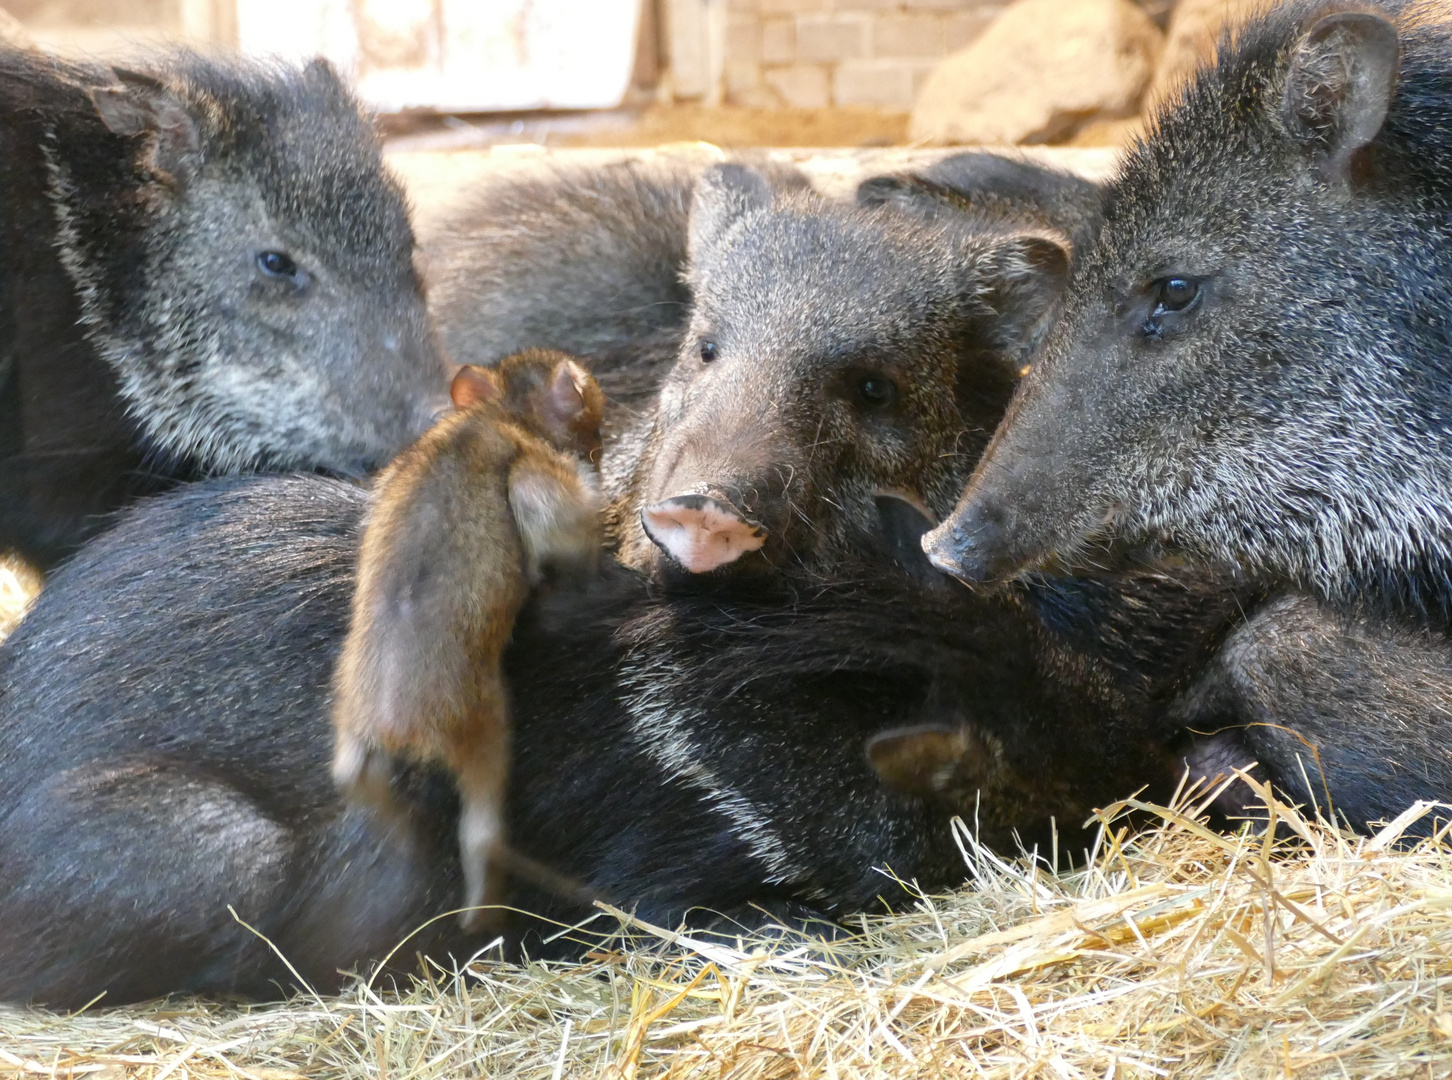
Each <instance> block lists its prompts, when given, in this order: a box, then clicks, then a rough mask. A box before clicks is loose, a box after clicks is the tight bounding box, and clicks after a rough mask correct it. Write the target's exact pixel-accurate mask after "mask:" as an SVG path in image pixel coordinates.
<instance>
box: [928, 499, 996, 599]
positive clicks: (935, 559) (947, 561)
mask: <svg viewBox="0 0 1452 1080" xmlns="http://www.w3.org/2000/svg"><path fill="white" fill-rule="evenodd" d="M923 551H924V552H926V553H927V556H928V561H929V562H931V563H932V564H933V565H934V566H935V567H937V568H938V569H939V570H941V571H942V572H943V573H945V574H951V575H952V576H953V577H955V578H957V579H958V580H960V581H964V582H967V583H968V584H969V585H980V584H983V583H985V582H989V581H994V580H996V579H997V578H998V577H1000V576H1002V575H1003V573H1004V571H1005V570H1006V569H1008V562H1009V560H1008V557H1007V550H1006V545H1005V544H1004V531H1003V524H1002V519H1001V518H1000V517H999V515H997V514H992V513H988V512H985V511H984V510H982V509H981V508H979V507H977V506H969V507H959V508H958V509H957V510H956V511H955V512H954V513H953V516H952V517H950V518H949V519H948V520H947V521H945V522H943V524H941V525H939V526H938V527H937V528H936V529H933V530H932V531H931V532H929V533H927V534H925V535H924V536H923Z"/></svg>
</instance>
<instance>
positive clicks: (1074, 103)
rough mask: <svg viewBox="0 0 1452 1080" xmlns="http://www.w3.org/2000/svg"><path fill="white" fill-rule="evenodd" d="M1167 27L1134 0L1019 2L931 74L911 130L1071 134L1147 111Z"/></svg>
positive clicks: (961, 139)
mask: <svg viewBox="0 0 1452 1080" xmlns="http://www.w3.org/2000/svg"><path fill="white" fill-rule="evenodd" d="M1163 44H1164V35H1163V34H1161V33H1160V31H1159V28H1158V27H1157V26H1155V24H1154V21H1153V20H1152V19H1151V18H1150V17H1149V16H1148V15H1146V14H1145V13H1144V11H1143V9H1141V8H1140V7H1138V6H1136V5H1135V4H1132V3H1130V0H1017V2H1016V3H1014V4H1012V5H1011V6H1010V7H1008V8H1006V9H1005V10H1004V12H1003V14H1001V15H1000V16H999V17H998V19H997V20H996V21H995V22H994V23H993V25H991V26H990V27H989V28H988V29H987V30H985V31H984V32H983V33H982V34H981V35H980V36H979V37H978V39H977V40H976V41H974V42H973V44H971V45H969V46H968V47H967V48H965V49H962V50H960V51H958V52H956V53H954V54H953V55H951V56H949V57H948V58H947V59H946V60H944V61H943V62H942V63H941V64H940V65H939V66H938V67H937V68H936V69H935V70H934V71H933V73H932V74H931V75H930V76H928V80H927V82H926V83H925V84H924V86H923V89H922V92H921V93H920V94H919V95H918V100H917V103H916V105H915V106H914V107H913V114H912V123H911V125H910V128H909V133H910V137H911V138H912V139H914V140H919V141H925V142H932V143H990V144H991V143H1055V142H1065V141H1067V140H1069V139H1071V138H1073V137H1074V135H1075V134H1076V133H1077V132H1078V131H1079V130H1080V129H1081V128H1084V127H1086V126H1087V125H1089V124H1092V123H1097V122H1100V121H1105V120H1122V119H1127V118H1130V117H1133V116H1134V115H1136V114H1137V113H1138V111H1139V105H1140V100H1141V98H1142V97H1143V96H1144V91H1145V88H1146V87H1147V86H1148V85H1149V83H1150V79H1151V77H1152V76H1153V75H1154V73H1155V68H1156V64H1157V62H1158V60H1159V55H1160V51H1161V49H1162V47H1163Z"/></svg>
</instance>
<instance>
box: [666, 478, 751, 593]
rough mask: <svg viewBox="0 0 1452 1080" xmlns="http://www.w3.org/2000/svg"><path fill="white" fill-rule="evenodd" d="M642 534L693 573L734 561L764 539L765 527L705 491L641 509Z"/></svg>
mask: <svg viewBox="0 0 1452 1080" xmlns="http://www.w3.org/2000/svg"><path fill="white" fill-rule="evenodd" d="M640 523H641V524H642V525H643V526H645V535H646V536H648V537H650V539H651V543H653V544H655V546H656V547H658V548H660V549H661V550H662V551H664V552H665V553H666V554H667V555H669V556H670V557H671V558H672V559H674V560H675V561H676V562H678V563H680V564H681V565H682V566H683V567H685V568H686V569H687V570H689V571H690V572H691V573H693V574H704V573H706V571H708V570H714V569H716V567H718V566H725V565H727V564H728V563H733V562H735V561H736V560H737V559H739V558H740V557H741V556H742V555H744V554H745V553H746V552H748V551H755V550H756V549H757V548H759V547H761V545H762V544H764V543H766V530H765V529H764V528H762V527H761V526H760V525H755V524H752V523H751V522H749V521H747V520H746V519H745V518H743V517H742V516H741V515H740V514H739V513H737V512H736V510H735V508H734V507H731V506H728V505H726V504H725V503H722V502H718V501H717V500H715V499H713V498H711V497H709V496H707V495H677V496H676V497H675V498H673V499H666V500H664V501H663V502H658V503H656V504H655V505H654V506H647V507H646V508H645V509H644V510H642V511H641V512H640Z"/></svg>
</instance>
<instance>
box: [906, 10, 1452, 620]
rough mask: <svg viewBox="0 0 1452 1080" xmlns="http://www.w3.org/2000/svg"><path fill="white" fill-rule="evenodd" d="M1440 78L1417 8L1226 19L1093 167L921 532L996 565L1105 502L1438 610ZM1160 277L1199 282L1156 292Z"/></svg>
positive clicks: (1159, 528) (1414, 607)
mask: <svg viewBox="0 0 1452 1080" xmlns="http://www.w3.org/2000/svg"><path fill="white" fill-rule="evenodd" d="M1338 15H1339V17H1340V20H1341V21H1339V22H1336V21H1332V22H1329V23H1327V22H1321V21H1320V20H1323V19H1325V18H1327V17H1335V16H1338ZM1328 27H1329V29H1327V28H1328ZM1315 34H1322V35H1323V36H1321V37H1316V36H1314V35H1315ZM1398 48H1399V57H1398V55H1397V52H1396V50H1397V49H1398ZM1392 80H1394V86H1391V85H1390V84H1391V81H1392ZM1449 86H1452V24H1449V21H1448V19H1447V17H1446V12H1445V10H1443V9H1442V8H1441V7H1440V6H1438V5H1429V4H1424V3H1412V2H1391V0H1388V2H1383V3H1371V4H1357V3H1327V2H1325V0H1292V2H1288V3H1284V4H1281V5H1279V6H1277V7H1275V8H1274V9H1273V10H1271V11H1269V12H1268V13H1266V14H1264V15H1263V16H1261V17H1260V18H1258V19H1257V20H1255V21H1253V22H1251V23H1250V24H1249V25H1248V26H1246V27H1245V28H1244V29H1243V30H1242V31H1241V32H1240V33H1239V34H1238V35H1237V36H1236V37H1235V39H1234V41H1233V42H1231V43H1230V44H1228V45H1227V46H1226V47H1225V48H1223V49H1222V50H1221V52H1220V59H1219V62H1218V66H1216V67H1215V68H1214V69H1212V70H1209V71H1207V72H1205V73H1203V74H1202V75H1201V76H1200V77H1199V78H1198V79H1197V80H1195V81H1194V82H1192V83H1191V84H1190V85H1189V87H1188V88H1187V89H1186V90H1185V92H1184V95H1183V98H1182V99H1181V100H1179V101H1177V102H1172V103H1171V104H1170V105H1169V106H1168V107H1167V108H1166V110H1165V111H1164V112H1163V113H1162V115H1161V116H1160V118H1159V122H1158V125H1157V127H1156V129H1155V130H1154V131H1153V132H1152V133H1151V134H1150V135H1149V137H1147V138H1146V140H1145V141H1144V142H1143V143H1142V144H1141V145H1140V146H1139V147H1137V148H1136V149H1135V150H1134V151H1133V152H1132V153H1131V154H1130V155H1129V157H1128V159H1127V161H1126V163H1125V165H1124V167H1123V169H1122V171H1121V174H1120V176H1119V177H1118V178H1117V179H1116V180H1115V181H1114V182H1113V183H1112V184H1111V185H1109V188H1108V196H1107V203H1106V211H1105V222H1106V223H1105V226H1104V229H1103V232H1102V233H1101V237H1100V242H1099V244H1098V245H1097V247H1096V248H1095V249H1094V250H1093V251H1092V252H1091V254H1090V258H1089V259H1088V260H1087V261H1086V263H1085V264H1084V265H1083V266H1082V267H1080V268H1079V270H1078V272H1077V273H1076V274H1075V276H1074V278H1073V280H1072V281H1071V283H1070V286H1069V288H1068V291H1067V295H1066V300H1065V312H1064V316H1063V318H1062V319H1061V320H1060V322H1059V323H1058V325H1057V326H1056V327H1055V329H1054V330H1053V332H1052V333H1051V335H1050V338H1049V340H1048V342H1047V344H1046V347H1045V348H1044V350H1043V352H1042V354H1041V355H1040V356H1039V357H1038V358H1037V360H1036V362H1035V365H1034V369H1033V372H1032V374H1031V375H1030V376H1029V378H1028V379H1027V380H1026V381H1025V387H1024V391H1023V393H1022V395H1021V396H1020V398H1019V399H1018V400H1017V401H1016V402H1015V404H1014V405H1013V406H1012V408H1011V410H1010V414H1009V420H1008V421H1007V422H1006V423H1005V425H1004V427H1003V428H1002V429H1001V430H1000V433H999V435H998V437H997V438H996V440H995V442H994V444H993V445H992V446H991V447H990V449H989V450H988V452H987V454H986V456H985V458H984V461H983V463H982V465H981V466H980V468H979V470H978V472H977V474H976V476H975V478H974V481H973V483H972V485H971V486H970V488H969V490H968V492H967V494H966V495H965V498H964V502H963V504H962V505H961V506H960V508H959V511H958V512H957V514H956V515H955V517H954V519H953V520H952V521H951V522H949V523H947V524H946V525H945V526H944V529H943V530H942V531H941V532H940V533H939V534H937V536H936V537H935V538H934V539H931V540H930V544H933V545H935V547H936V551H937V553H938V555H939V556H940V559H941V561H942V563H943V565H945V566H947V565H954V566H956V567H957V569H958V570H959V571H960V572H963V573H964V574H965V575H966V576H969V577H975V578H979V577H990V576H992V577H997V576H1002V575H1005V574H1009V573H1012V572H1014V571H1015V570H1018V569H1021V568H1023V567H1025V566H1032V565H1034V564H1035V563H1036V561H1038V560H1040V559H1042V558H1044V557H1045V556H1047V555H1050V554H1057V555H1059V556H1068V555H1072V554H1073V552H1074V551H1075V550H1076V549H1077V547H1078V546H1079V545H1080V544H1081V543H1083V542H1084V541H1085V539H1086V538H1088V537H1091V536H1093V535H1095V534H1096V533H1098V532H1100V531H1101V530H1102V529H1104V528H1105V523H1106V522H1109V528H1110V529H1111V530H1112V531H1113V532H1114V533H1116V534H1118V535H1120V536H1124V537H1128V538H1130V539H1133V538H1135V537H1139V536H1159V537H1161V538H1163V539H1165V540H1167V541H1169V542H1171V543H1173V544H1175V545H1178V546H1182V547H1183V548H1186V549H1188V550H1190V551H1192V552H1194V553H1196V554H1198V555H1203V556H1207V557H1209V558H1212V559H1215V560H1231V561H1235V562H1238V563H1240V564H1241V565H1242V566H1244V567H1245V568H1246V570H1247V572H1248V573H1250V574H1251V575H1252V576H1256V577H1261V578H1264V579H1267V580H1269V581H1275V580H1277V579H1287V580H1290V581H1292V582H1294V583H1295V584H1296V585H1297V586H1298V587H1300V588H1304V589H1306V590H1308V591H1310V592H1311V593H1313V594H1315V595H1316V596H1318V597H1320V598H1321V599H1323V600H1325V601H1327V602H1328V603H1331V604H1332V605H1335V606H1338V607H1341V608H1343V609H1348V608H1352V607H1355V606H1357V605H1369V606H1370V607H1372V608H1374V609H1380V610H1382V611H1400V612H1406V613H1411V614H1412V615H1413V616H1415V617H1418V618H1420V617H1430V618H1432V619H1434V620H1436V621H1439V622H1443V621H1445V620H1446V618H1447V616H1448V615H1449V614H1452V611H1449V602H1452V543H1449V542H1448V537H1449V536H1452V510H1449V508H1452V410H1449V407H1448V400H1449V396H1448V395H1449V390H1452V359H1449V358H1452V331H1449V329H1448V327H1449V324H1452V302H1449V298H1448V292H1447V289H1446V288H1445V283H1446V282H1447V281H1448V280H1449V278H1452V226H1449V221H1452V138H1449V134H1448V133H1449V131H1452V90H1449ZM1389 87H1390V89H1389ZM1387 93H1390V98H1389V101H1388V100H1387V98H1386V96H1385V95H1386V94H1387ZM1379 95H1380V96H1379ZM1362 126H1366V130H1365V131H1363V130H1362ZM1363 140H1369V141H1363ZM1176 277H1181V278H1183V279H1187V280H1189V281H1190V282H1192V283H1193V286H1194V290H1195V291H1194V296H1195V299H1194V300H1193V301H1192V302H1190V303H1189V304H1188V305H1187V306H1186V307H1184V308H1183V309H1182V310H1178V309H1176V310H1171V309H1164V310H1161V308H1160V307H1159V300H1158V299H1157V297H1158V295H1159V294H1158V293H1157V292H1156V290H1157V289H1158V288H1160V287H1161V283H1163V282H1165V281H1167V280H1169V279H1171V278H1176Z"/></svg>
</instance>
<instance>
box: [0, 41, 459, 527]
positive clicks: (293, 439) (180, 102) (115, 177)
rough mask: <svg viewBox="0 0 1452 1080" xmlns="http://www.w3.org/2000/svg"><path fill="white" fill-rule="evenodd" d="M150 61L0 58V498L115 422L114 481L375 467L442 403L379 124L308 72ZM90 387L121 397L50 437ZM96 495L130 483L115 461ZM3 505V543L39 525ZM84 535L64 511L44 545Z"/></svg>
mask: <svg viewBox="0 0 1452 1080" xmlns="http://www.w3.org/2000/svg"><path fill="white" fill-rule="evenodd" d="M141 66H142V67H144V68H145V70H144V71H142V72H138V71H129V70H122V69H112V68H107V67H102V66H99V65H86V64H73V63H69V62H65V61H61V60H57V59H54V58H50V57H45V56H42V55H40V54H37V53H29V52H24V51H20V50H13V49H6V50H0V99H3V103H4V106H5V113H4V116H3V119H0V129H3V132H0V135H3V139H4V142H5V165H4V169H3V176H4V201H5V205H4V208H3V215H4V223H5V227H6V229H7V230H8V232H9V234H10V236H11V241H12V243H14V244H16V245H17V246H16V247H14V248H12V251H13V255H14V257H13V258H12V259H11V260H10V272H9V274H8V275H7V276H6V278H5V280H4V282H3V284H4V305H3V306H4V312H3V318H4V321H5V323H6V324H8V325H7V329H8V331H9V333H8V334H7V335H6V340H5V342H4V348H3V349H0V351H3V353H4V355H5V362H4V364H3V367H4V368H5V369H6V371H5V374H6V376H7V378H8V379H9V380H10V381H11V383H12V384H13V385H14V388H13V390H12V391H10V392H11V393H12V394H13V395H14V402H15V403H14V404H13V417H12V419H11V420H10V421H9V425H10V427H11V432H10V434H11V435H12V436H13V437H15V438H18V439H19V440H20V441H21V444H20V445H18V446H15V447H11V446H8V445H7V446H6V447H5V448H4V449H5V453H4V454H0V456H3V457H5V458H6V459H7V460H6V461H5V462H4V467H3V471H4V472H5V474H6V477H7V479H6V481H5V484H4V485H0V487H10V486H14V487H15V488H16V489H17V490H23V489H24V488H25V487H26V485H27V484H29V485H30V486H31V487H34V486H35V485H36V484H37V483H40V484H42V486H46V485H50V486H53V485H54V482H55V481H54V480H53V479H52V478H50V477H49V476H48V475H47V476H46V477H45V478H44V479H43V480H40V479H37V474H36V473H35V471H34V469H35V468H36V467H37V466H36V464H35V463H36V462H37V461H41V460H42V459H45V460H49V458H53V457H55V456H56V455H58V454H59V455H66V454H69V455H71V458H72V460H73V461H79V460H82V458H81V457H79V456H78V455H84V454H87V453H90V452H91V451H92V450H94V449H96V444H97V443H98V442H99V441H101V439H102V436H101V435H100V434H98V432H99V431H101V430H103V429H104V430H105V431H106V433H107V434H106V435H105V436H104V437H105V438H111V437H112V436H111V435H110V426H111V425H117V424H120V425H121V428H122V429H123V430H121V433H120V434H119V435H117V436H116V438H117V440H118V442H117V446H116V447H115V448H113V450H111V451H107V454H109V459H110V460H113V461H114V462H115V464H114V465H113V468H114V469H115V470H117V471H118V472H119V473H122V474H124V473H125V472H126V470H127V469H128V468H131V469H133V470H141V471H146V472H150V473H153V474H160V475H161V476H165V477H172V478H180V477H185V476H189V475H197V474H211V473H224V472H240V471H250V470H258V469H297V468H303V469H326V470H332V471H335V472H339V473H360V472H362V471H364V470H366V469H369V468H372V467H374V466H376V465H378V464H381V463H382V462H383V461H386V460H387V459H388V458H389V457H390V456H391V455H392V454H393V453H394V452H395V451H396V450H397V449H399V448H400V447H401V446H402V445H404V444H405V443H406V442H408V441H409V440H410V439H411V438H412V437H413V436H414V435H416V434H417V433H418V432H419V431H421V430H422V429H423V428H424V427H425V426H426V425H427V423H428V422H429V421H430V420H431V419H432V417H433V415H434V413H435V412H436V411H437V410H438V409H439V408H440V407H441V406H443V405H444V404H446V402H447V395H446V390H447V384H446V377H447V369H446V364H445V362H444V360H443V357H442V355H441V353H440V352H439V350H438V348H437V346H436V343H435V341H434V339H433V336H432V333H431V330H430V325H429V321H428V317H427V310H426V306H425V302H424V296H423V292H422V288H421V285H420V282H419V279H418V277H417V275H416V274H415V271H414V265H413V249H414V240H413V233H412V230H411V228H410V226H409V221H408V213H407V209H406V206H405V202H404V197H403V192H402V190H401V188H400V187H399V185H398V183H397V181H396V180H394V179H393V178H392V177H391V176H390V175H389V174H388V173H387V172H386V170H385V169H384V167H383V163H382V158H381V155H380V149H379V140H378V138H377V135H376V133H375V131H374V128H373V126H372V123H371V120H370V119H369V118H368V117H367V116H366V115H364V114H363V113H362V112H361V111H360V106H359V104H358V102H357V101H356V100H355V99H354V98H353V96H352V95H351V94H350V93H349V92H348V90H347V89H346V88H345V87H344V86H343V84H342V82H341V81H340V79H339V78H338V76H337V74H336V73H335V72H334V71H333V69H332V68H331V67H330V66H329V65H328V64H327V63H326V62H324V61H321V60H319V61H314V62H312V63H310V64H308V65H307V66H305V67H303V68H300V69H299V68H294V67H289V66H286V65H282V64H277V63H271V62H262V61H251V60H242V59H238V58H222V57H209V56H199V55H195V54H191V53H187V52H180V51H178V52H172V53H166V54H160V55H154V56H151V57H148V58H146V59H145V60H144V61H142V64H141ZM264 260H265V262H266V265H264ZM46 290H49V293H47V292H46ZM59 294H66V295H65V296H62V295H59ZM61 371H64V372H65V373H66V375H65V377H64V378H61V377H60V372H61ZM92 383H95V384H97V386H98V387H100V386H109V387H110V389H109V393H110V394H111V395H113V397H114V399H115V400H117V401H118V404H117V406H116V407H115V408H114V409H111V408H110V407H109V406H107V405H106V397H105V392H102V391H98V393H99V394H100V396H99V397H97V398H96V400H95V403H94V404H92V401H91V399H90V398H88V397H86V396H85V395H79V394H78V396H77V398H76V403H77V404H79V403H81V402H84V403H85V404H84V406H83V407H84V408H86V409H94V410H95V414H94V420H93V423H92V424H91V425H90V426H89V428H88V427H87V426H86V425H78V427H80V428H81V429H82V430H78V431H76V432H74V433H72V434H70V435H67V436H66V438H65V439H60V440H58V439H57V437H56V435H55V432H54V430H53V429H52V426H51V425H49V424H47V423H45V422H44V420H43V417H44V416H45V415H47V410H49V412H57V413H58V412H63V411H64V410H63V408H62V407H61V406H59V405H57V404H55V403H53V402H51V397H52V396H54V395H64V394H65V393H66V387H67V386H68V385H73V386H76V387H78V388H79V387H82V386H86V387H89V386H90V385H91V384H92ZM73 407H74V406H73ZM7 408H10V403H9V399H8V398H7ZM112 412H114V413H115V414H116V415H115V416H114V417H113V416H112ZM88 415H90V414H88ZM122 418H124V423H123V422H122ZM66 439H69V440H70V441H66ZM128 454H129V455H131V456H132V458H134V460H135V463H134V464H133V461H132V459H131V458H128V457H127V455H128ZM47 455H49V457H47ZM102 456H103V457H104V456H106V455H102ZM40 467H43V466H40ZM13 470H18V473H17V476H18V477H22V478H18V479H14V480H11V479H9V473H10V472H11V471H13ZM23 477H29V480H26V479H24V478H23ZM70 482H71V483H80V482H81V481H79V480H77V479H76V470H75V468H74V467H73V469H72V475H71V480H70ZM85 483H88V484H90V483H94V484H95V485H97V486H98V487H101V488H103V489H106V486H107V485H108V484H109V485H120V486H121V487H123V488H124V486H125V485H124V483H122V482H121V481H118V480H117V479H116V478H114V477H112V476H110V475H109V474H107V473H105V469H104V463H102V465H98V466H97V469H96V472H95V474H94V476H93V475H91V474H87V478H86V480H85ZM107 492H108V493H107V494H105V495H103V496H100V497H98V500H97V501H98V502H99V503H100V504H101V505H99V506H98V507H96V508H94V509H99V510H106V509H114V507H115V505H116V504H117V502H118V501H120V498H121V496H118V495H117V494H116V493H115V492H114V491H111V490H110V489H107ZM3 501H4V504H5V505H4V516H5V517H6V518H7V521H6V522H5V524H6V527H7V528H6V531H9V526H10V522H9V520H8V519H9V518H11V517H24V516H27V515H29V516H30V517H33V518H37V519H43V518H45V517H46V511H44V510H43V509H39V508H37V507H36V506H35V505H34V504H33V500H31V501H30V502H24V501H23V500H22V498H21V497H20V496H12V495H11V494H10V492H9V491H6V492H5V499H4V500H3ZM46 527H48V523H47V522H44V521H40V522H39V523H37V524H35V525H34V527H33V528H31V529H30V530H29V531H30V532H32V533H43V532H45V528H46ZM95 527H97V526H96V521H95V520H94V519H87V520H85V521H83V522H80V523H79V524H77V523H73V522H68V523H65V525H64V527H60V526H57V529H58V531H59V533H60V540H59V542H58V543H56V544H50V542H49V540H46V541H44V542H42V541H40V540H37V541H36V542H35V544H34V545H33V546H36V547H37V548H44V547H46V546H47V545H49V546H50V547H60V548H62V549H64V547H66V546H67V544H68V543H69V544H73V543H74V542H76V541H77V540H78V539H79V538H81V537H83V536H84V535H85V534H86V533H87V532H88V531H93V530H94V528H95ZM19 543H20V546H22V547H24V546H25V539H24V538H22V539H21V540H20V541H19Z"/></svg>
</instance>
